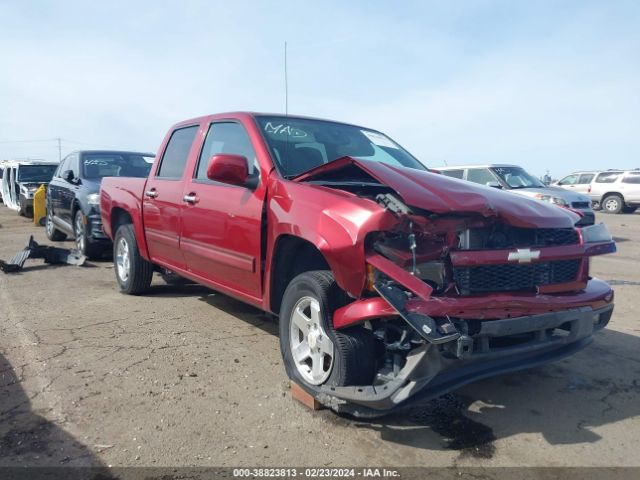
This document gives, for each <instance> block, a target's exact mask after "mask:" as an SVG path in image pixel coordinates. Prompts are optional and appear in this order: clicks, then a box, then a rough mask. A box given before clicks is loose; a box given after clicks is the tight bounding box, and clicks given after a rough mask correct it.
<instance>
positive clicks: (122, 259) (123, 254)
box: [116, 238, 131, 282]
mask: <svg viewBox="0 0 640 480" xmlns="http://www.w3.org/2000/svg"><path fill="white" fill-rule="evenodd" d="M130 266H131V260H130V257H129V245H128V244H127V242H126V240H125V239H124V238H121V239H120V240H119V241H118V245H117V246H116V270H117V272H118V277H119V278H120V280H122V281H123V282H126V281H127V280H128V279H129V268H130Z"/></svg>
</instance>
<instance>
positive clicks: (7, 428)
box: [0, 207, 640, 466]
mask: <svg viewBox="0 0 640 480" xmlns="http://www.w3.org/2000/svg"><path fill="white" fill-rule="evenodd" d="M598 221H604V222H605V223H607V225H608V226H609V227H610V229H611V231H612V232H613V234H614V235H615V237H616V239H617V241H618V253H617V254H615V255H610V256H607V257H601V258H598V259H595V260H594V261H593V263H592V272H593V273H594V274H595V275H596V276H598V277H600V278H603V279H606V280H608V281H610V282H611V283H612V284H614V285H615V289H616V310H615V313H614V316H613V319H612V322H611V324H610V326H609V328H608V329H607V330H605V331H604V332H603V333H601V334H598V335H597V337H596V340H595V342H594V344H593V345H591V346H590V347H589V348H587V349H586V350H583V351H582V352H580V353H578V354H577V355H575V356H573V357H572V358H569V359H567V360H564V361H561V362H558V363H556V364H552V365H548V366H546V367H542V368H536V369H533V370H529V371H525V372H524V373H518V374H510V375H503V376H500V377H497V378H494V379H491V380H487V381H482V382H479V383H476V384H474V385H471V386H468V387H466V388H463V389H461V390H459V391H457V392H455V393H454V394H451V395H447V396H445V397H443V398H441V399H438V400H437V401H434V402H433V404H432V405H431V406H430V408H418V409H415V410H413V411H411V412H407V413H405V414H402V415H395V416H392V417H388V418H384V419H381V420H376V421H372V422H362V421H354V420H350V419H346V418H342V417H339V416H337V415H335V414H333V413H332V412H330V411H319V412H312V411H308V410H306V409H305V408H304V407H302V406H301V405H299V404H298V403H296V402H295V401H294V400H292V399H291V397H290V395H289V393H288V381H287V378H286V375H285V373H284V369H283V367H282V363H281V360H280V352H279V348H278V339H277V337H276V331H277V327H276V325H275V324H274V323H273V322H272V321H271V320H270V319H269V318H268V317H267V316H265V315H263V314H262V313H261V312H260V311H257V310H255V309H253V308H250V307H247V306H245V305H243V304H242V303H239V302H237V301H235V300H233V299H231V298H229V297H226V296H224V295H221V294H217V293H215V292H213V291H210V290H208V289H205V288H202V287H197V286H186V287H169V286H167V285H164V284H163V282H162V281H161V280H160V279H155V280H154V288H153V291H152V292H151V293H150V294H149V295H147V296H144V297H128V296H125V295H121V294H119V293H118V292H117V291H116V285H115V279H114V272H113V268H112V264H111V263H110V261H104V262H91V263H89V264H88V265H87V266H85V267H72V266H45V265H44V264H42V263H41V261H40V260H31V261H28V263H27V268H25V270H23V271H22V272H20V273H18V274H13V275H2V274H0V332H1V333H0V371H1V372H2V375H1V377H0V378H1V382H2V388H1V389H0V465H4V466H9V465H95V464H97V465H113V466H129V465H144V466H240V465H252V466H303V465H314V466H345V465H348V466H354V465H355V466H369V465H375V466H421V465H428V466H449V465H457V466H467V465H473V466H525V465H526V466H534V465H535V466H563V465H571V466H583V465H598V466H613V465H615V466H623V465H640V457H639V456H638V454H637V452H638V447H637V441H638V438H640V417H639V414H640V401H639V400H638V398H639V397H638V395H639V394H640V382H639V378H640V327H639V326H638V320H637V313H636V312H637V309H638V307H637V304H638V303H637V302H638V299H639V297H640V289H639V286H640V263H639V262H640V213H638V214H635V215H616V216H611V215H600V214H599V215H598ZM0 224H1V227H0V258H2V259H8V258H10V257H11V256H13V255H14V254H15V253H16V251H18V250H20V249H21V248H23V247H24V245H25V244H26V241H27V238H28V236H29V235H31V234H33V235H35V238H36V240H38V241H41V242H43V243H49V242H48V241H47V240H46V237H45V234H44V229H43V228H40V227H35V226H34V225H33V224H32V223H31V222H30V221H29V220H27V219H25V218H21V217H19V216H18V215H17V214H16V213H15V212H12V211H9V210H8V209H6V208H5V207H0ZM64 245H66V246H69V247H71V246H72V242H64Z"/></svg>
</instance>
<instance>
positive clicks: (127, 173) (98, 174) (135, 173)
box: [82, 153, 153, 179]
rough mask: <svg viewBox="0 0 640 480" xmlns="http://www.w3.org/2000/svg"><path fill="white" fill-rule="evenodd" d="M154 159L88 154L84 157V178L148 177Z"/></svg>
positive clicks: (141, 156)
mask: <svg viewBox="0 0 640 480" xmlns="http://www.w3.org/2000/svg"><path fill="white" fill-rule="evenodd" d="M152 163H153V157H152V156H147V155H142V154H135V153H131V154H129V153H87V154H85V155H84V156H83V157H82V177H83V178H89V179H101V178H103V177H146V176H147V175H149V171H150V170H151V164H152Z"/></svg>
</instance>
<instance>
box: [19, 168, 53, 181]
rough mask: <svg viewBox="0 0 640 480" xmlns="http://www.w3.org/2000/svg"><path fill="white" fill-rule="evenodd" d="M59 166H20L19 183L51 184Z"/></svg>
mask: <svg viewBox="0 0 640 480" xmlns="http://www.w3.org/2000/svg"><path fill="white" fill-rule="evenodd" d="M56 168H58V166H57V165H20V168H18V179H17V181H18V182H50V181H51V179H52V178H53V173H54V172H55V171H56Z"/></svg>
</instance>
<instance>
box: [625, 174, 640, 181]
mask: <svg viewBox="0 0 640 480" xmlns="http://www.w3.org/2000/svg"><path fill="white" fill-rule="evenodd" d="M622 183H634V184H640V173H630V174H629V175H627V176H626V177H624V178H623V179H622Z"/></svg>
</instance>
